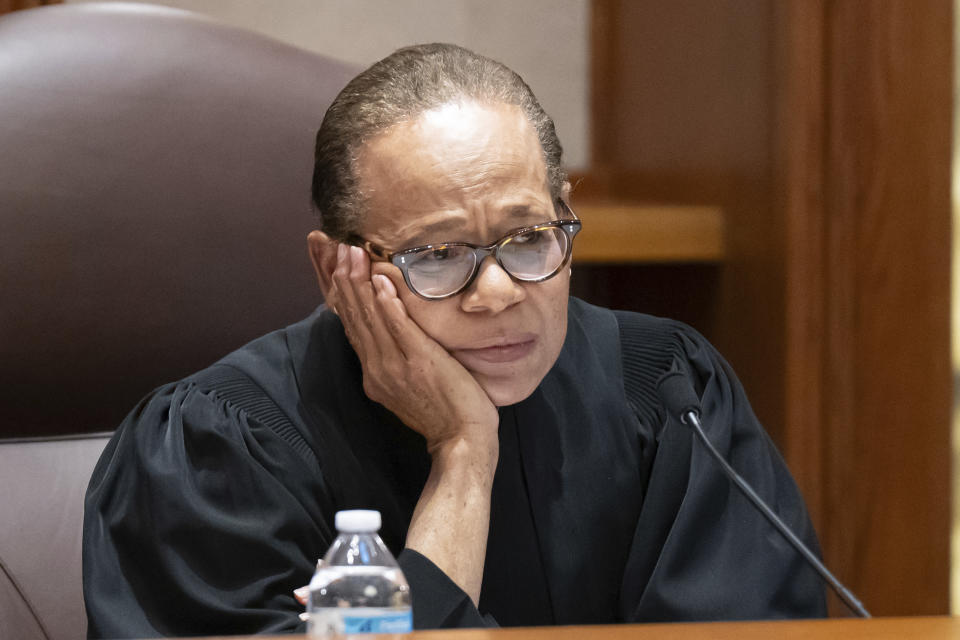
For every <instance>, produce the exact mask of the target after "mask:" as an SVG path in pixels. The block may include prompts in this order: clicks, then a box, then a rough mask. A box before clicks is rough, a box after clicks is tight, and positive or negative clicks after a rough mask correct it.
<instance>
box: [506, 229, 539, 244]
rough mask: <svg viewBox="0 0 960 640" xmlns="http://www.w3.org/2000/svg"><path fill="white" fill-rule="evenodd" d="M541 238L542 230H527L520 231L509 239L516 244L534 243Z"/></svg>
mask: <svg viewBox="0 0 960 640" xmlns="http://www.w3.org/2000/svg"><path fill="white" fill-rule="evenodd" d="M542 239H543V232H542V231H528V232H527V233H521V234H520V235H516V236H513V238H512V239H511V240H510V241H511V242H516V243H517V244H536V243H538V242H540V241H541V240H542Z"/></svg>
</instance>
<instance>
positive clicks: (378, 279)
mask: <svg viewBox="0 0 960 640" xmlns="http://www.w3.org/2000/svg"><path fill="white" fill-rule="evenodd" d="M372 280H373V288H374V289H376V290H377V293H383V281H384V277H383V276H382V275H380V274H379V273H378V274H376V275H375V276H373V278H372Z"/></svg>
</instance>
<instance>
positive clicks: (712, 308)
mask: <svg viewBox="0 0 960 640" xmlns="http://www.w3.org/2000/svg"><path fill="white" fill-rule="evenodd" d="M72 3H73V2H69V1H68V4H72ZM38 4H47V3H39V2H16V1H10V0H6V1H0V12H3V11H5V12H10V11H15V10H21V9H27V8H29V7H30V6H35V5H38ZM154 4H163V5H166V6H170V7H177V8H182V9H188V10H190V11H195V12H198V13H201V14H204V15H206V16H209V17H210V18H212V19H214V20H216V21H220V22H223V23H225V24H229V25H233V26H236V27H240V28H243V29H248V30H252V31H257V32H260V33H262V34H264V35H267V36H269V37H271V38H275V39H277V40H280V41H283V42H286V43H288V44H291V45H293V46H296V47H299V48H302V49H306V50H310V51H313V52H316V53H320V54H324V55H327V56H331V57H334V58H337V59H340V60H344V61H346V62H349V63H351V64H355V65H357V67H358V68H359V67H362V66H365V65H368V64H370V63H372V62H373V61H375V60H377V59H379V58H381V57H383V56H385V55H387V54H388V53H390V52H391V51H393V50H394V49H396V48H397V47H400V46H403V45H406V44H412V43H415V42H426V41H450V42H456V43H458V44H462V45H464V46H467V47H469V48H472V49H475V50H477V51H479V52H481V53H484V54H487V55H489V56H491V57H494V58H497V59H499V60H501V61H503V62H505V63H506V64H507V65H509V66H511V67H512V68H514V69H515V70H517V71H518V72H519V73H520V74H521V75H523V76H524V78H525V79H526V80H527V81H528V83H529V84H530V85H531V86H532V88H533V90H534V92H535V93H536V94H537V95H538V97H539V98H540V99H541V101H542V103H543V105H544V107H545V108H546V110H547V111H548V112H549V113H551V114H552V115H553V116H554V118H555V120H556V123H557V127H558V132H559V134H560V137H561V140H562V142H563V143H564V147H565V151H566V158H567V163H568V166H569V168H570V170H571V174H572V181H573V183H574V185H575V189H574V195H573V205H574V209H575V210H577V212H578V213H579V214H580V215H581V216H582V217H583V218H584V221H585V230H584V232H583V234H582V236H581V238H580V239H578V246H577V250H576V251H575V259H576V264H575V266H574V284H573V289H574V294H575V295H578V296H580V297H583V298H585V299H587V300H589V301H591V302H595V303H597V304H602V305H606V306H612V307H618V308H628V309H634V310H639V311H645V312H648V313H654V314H658V315H668V316H672V317H675V318H677V319H680V320H684V321H686V322H688V323H690V324H692V325H693V326H694V327H695V328H697V329H698V330H699V331H700V332H701V333H703V334H704V335H705V336H706V337H707V338H709V339H710V340H711V341H713V342H714V343H715V344H716V345H717V347H718V348H719V349H720V351H721V352H722V353H723V354H724V355H725V356H726V357H727V359H728V360H729V361H730V362H731V364H732V365H733V367H734V369H735V370H736V371H737V373H738V374H739V376H740V378H741V381H742V382H743V384H744V386H745V387H746V389H747V392H748V395H749V397H750V398H751V402H752V404H753V407H754V410H755V412H756V413H757V414H758V416H759V417H760V419H761V420H762V421H763V423H764V424H765V425H766V427H767V429H768V431H769V432H770V434H771V436H772V437H773V439H774V440H775V441H776V443H777V445H778V447H779V448H780V450H781V452H782V453H783V455H784V457H785V458H786V460H787V462H788V464H789V466H790V468H791V469H792V471H793V473H794V476H795V478H796V479H797V482H798V483H799V484H800V486H801V489H802V491H803V493H804V495H805V497H806V499H807V503H808V506H809V508H810V510H811V513H812V515H813V518H814V521H815V523H816V525H817V529H818V531H819V532H820V537H821V542H822V546H823V550H824V555H825V558H826V561H827V564H828V565H829V566H830V567H831V568H832V569H833V570H834V571H835V573H837V574H838V576H839V577H840V578H841V580H843V581H844V582H846V583H847V584H848V585H849V586H850V587H851V588H852V589H853V590H854V591H855V592H856V593H857V594H858V596H859V597H860V598H861V600H863V602H864V603H865V605H866V606H867V607H868V608H869V609H870V610H871V611H872V612H873V613H874V614H875V615H918V614H945V613H947V612H948V611H950V608H951V604H950V594H951V588H950V576H951V570H950V558H951V530H952V529H951V523H952V520H951V506H952V503H951V500H952V498H951V496H952V495H956V494H957V493H958V492H956V491H952V489H951V487H952V484H953V483H952V482H951V467H952V466H955V465H954V464H953V462H952V459H953V455H952V454H951V452H952V451H953V448H954V447H955V446H956V444H955V441H956V439H955V438H952V436H951V432H952V428H951V422H952V412H953V406H954V400H953V398H954V395H955V394H954V384H953V382H952V380H953V378H954V377H955V374H954V373H952V372H953V371H954V370H955V368H956V367H955V366H952V360H951V348H952V347H951V345H952V342H951V335H953V336H957V335H958V333H960V332H958V331H956V330H954V331H952V332H951V308H952V307H951V280H952V279H951V264H952V262H953V261H952V251H953V249H952V247H953V246H954V245H955V243H954V242H952V231H951V230H952V228H953V224H952V214H951V212H952V204H951V203H952V199H951V193H952V191H951V184H952V182H955V181H952V172H951V166H952V164H951V163H952V157H953V148H954V131H955V129H956V128H955V126H954V120H955V115H954V109H955V99H954V95H955V89H954V87H955V84H956V83H955V80H954V73H955V72H954V69H955V65H954V42H955V15H956V7H955V5H954V3H953V2H952V1H951V0H871V1H857V0H685V1H684V2H673V1H671V0H621V1H617V0H448V1H444V0H419V1H417V0H393V1H390V2H386V1H384V2H380V1H375V0H355V1H352V2H347V1H346V0H341V1H333V0H274V1H273V2H269V3H268V2H258V1H254V0H196V1H188V0H182V1H179V2H162V3H154ZM8 62H9V61H8ZM0 63H3V60H2V59H0ZM2 92H3V88H2V87H0V94H2ZM0 100H2V95H0ZM581 240H582V242H581ZM952 299H953V300H957V299H958V296H957V295H953V298H952ZM953 316H954V317H956V316H957V314H956V313H954V314H953ZM293 320H296V318H290V321H293ZM254 335H255V334H252V335H250V336H248V337H249V338H252V337H254ZM237 346H239V345H237ZM953 351H954V352H956V351H957V349H953ZM186 373H189V371H187V370H185V371H182V372H181V373H180V375H183V374H186ZM156 382H157V383H158V384H159V383H160V382H162V380H158V381H156ZM145 391H147V389H142V390H140V391H139V392H138V393H139V394H141V395H142V393H143V392H145ZM135 399H136V398H135V397H134V398H132V399H131V401H130V402H131V403H132V402H133V401H135ZM125 406H126V407H128V408H129V406H132V405H131V404H130V403H126V404H125ZM121 415H122V414H121ZM112 426H113V425H103V426H102V427H101V429H102V428H112ZM5 435H10V434H5ZM953 511H954V512H956V511H958V510H957V509H953ZM958 555H960V553H955V554H954V556H955V557H956V556H958ZM954 574H955V575H956V574H957V572H956V571H955V572H954ZM958 584H960V583H958ZM953 593H954V594H955V596H957V595H960V588H954V589H953ZM953 610H954V612H958V613H960V604H957V603H956V602H955V604H954V605H953ZM837 612H838V613H839V614H843V612H841V611H839V609H838V610H837Z"/></svg>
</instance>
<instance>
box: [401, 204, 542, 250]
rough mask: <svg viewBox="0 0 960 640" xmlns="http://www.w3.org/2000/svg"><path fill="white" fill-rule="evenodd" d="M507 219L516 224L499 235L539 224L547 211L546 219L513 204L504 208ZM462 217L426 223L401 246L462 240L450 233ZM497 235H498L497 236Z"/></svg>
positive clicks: (531, 210)
mask: <svg viewBox="0 0 960 640" xmlns="http://www.w3.org/2000/svg"><path fill="white" fill-rule="evenodd" d="M506 213H507V219H508V220H515V221H516V224H510V225H509V226H508V227H507V228H505V229H502V230H501V235H503V234H506V233H509V232H510V231H512V230H513V229H518V228H520V227H526V226H530V225H534V224H539V223H541V222H546V221H547V220H548V219H552V217H549V216H550V214H549V213H548V214H547V216H548V218H547V219H543V216H542V214H541V213H539V211H534V208H533V207H531V206H530V205H526V204H515V205H511V206H509V207H507V208H506ZM462 223H463V219H462V218H449V217H448V218H444V219H442V220H437V221H436V222H431V223H428V224H426V225H425V226H424V227H423V228H422V229H420V231H419V232H418V233H416V234H415V235H413V236H411V237H409V238H407V239H406V240H405V241H404V242H402V243H400V244H402V245H403V248H404V249H406V248H413V247H419V246H424V245H427V244H437V243H440V242H464V240H463V239H462V238H455V237H452V234H453V233H455V232H456V231H457V229H459V228H460V227H461V226H462ZM448 231H449V232H450V233H451V237H448V238H437V239H436V240H435V241H434V242H433V243H430V242H428V241H427V238H428V237H430V236H439V235H441V234H446V233H447V232H448ZM498 237H499V236H498Z"/></svg>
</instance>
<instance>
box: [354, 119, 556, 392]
mask: <svg viewBox="0 0 960 640" xmlns="http://www.w3.org/2000/svg"><path fill="white" fill-rule="evenodd" d="M358 174H359V179H360V188H361V190H362V192H363V193H364V196H365V198H366V203H367V206H366V210H367V215H366V216H365V218H364V220H363V223H362V225H361V228H360V229H359V233H360V235H361V236H363V237H364V238H366V239H368V240H370V241H371V242H373V243H376V244H379V245H381V246H383V247H385V248H386V249H388V250H390V251H398V250H402V249H407V248H410V247H415V246H419V245H425V244H433V243H441V242H470V243H473V244H478V245H487V244H490V243H492V242H494V241H496V240H498V239H500V238H501V237H503V236H504V235H505V234H506V233H507V232H509V231H511V230H512V229H516V228H517V227H522V226H528V225H533V224H538V223H541V222H545V221H547V220H553V219H555V218H556V214H555V212H554V206H553V202H552V200H551V197H550V192H549V189H548V187H547V179H546V168H545V164H544V160H543V154H542V152H541V149H540V144H539V141H538V139H537V136H536V133H535V132H534V130H533V127H532V126H531V125H530V123H529V122H528V121H527V119H526V118H525V117H524V115H523V113H522V112H521V111H520V109H519V108H517V107H514V106H512V105H505V104H499V105H479V104H475V103H465V104H448V105H445V106H443V107H441V108H438V109H435V110H432V111H428V112H425V113H423V114H422V115H421V116H420V117H419V118H417V119H416V120H414V121H412V122H407V123H402V124H399V125H396V126H394V127H392V128H391V129H389V130H387V131H386V132H385V133H383V134H381V135H380V136H379V137H377V138H374V139H373V140H371V141H370V142H369V143H367V145H366V146H365V148H364V149H363V151H362V152H361V154H360V156H359V159H358ZM374 272H379V273H384V274H385V275H387V276H388V277H390V279H391V280H392V281H393V283H394V285H395V286H396V288H397V291H398V292H399V295H400V298H401V300H402V301H403V303H404V305H405V306H406V308H407V312H408V313H409V314H410V316H411V318H413V320H414V321H415V322H416V323H417V324H418V325H419V326H420V327H421V328H422V329H423V330H424V331H425V332H426V333H427V335H429V336H430V337H432V338H433V339H434V340H436V341H437V342H439V343H440V345H441V346H443V347H444V348H445V349H446V350H447V351H448V352H449V353H450V354H451V355H452V356H453V357H454V358H456V359H457V360H458V361H459V362H460V363H461V364H462V365H463V366H464V367H465V368H466V369H467V370H468V371H469V372H470V373H471V374H472V375H473V377H474V378H475V379H476V380H477V382H478V383H479V384H480V386H481V387H482V388H483V389H484V391H486V392H487V395H488V396H489V397H490V398H491V400H493V402H494V403H495V404H496V405H499V406H503V405H509V404H513V403H516V402H519V401H520V400H523V399H524V398H526V397H527V396H529V395H530V394H531V393H532V392H533V390H534V389H536V387H537V385H539V384H540V381H541V380H542V379H543V377H544V376H545V375H546V374H547V372H548V371H549V370H550V368H551V367H552V366H553V363H554V362H555V361H556V359H557V356H558V355H559V353H560V349H561V347H562V346H563V340H564V337H565V336H566V331H567V295H568V293H569V287H570V276H569V270H568V269H566V268H564V269H562V270H561V271H560V273H558V274H557V275H556V276H554V277H553V278H551V279H549V280H546V281H543V282H536V283H527V282H518V281H515V280H513V279H512V278H511V277H510V276H509V275H508V274H507V273H506V272H505V271H503V269H501V268H500V266H499V265H498V264H497V263H496V261H495V260H494V259H493V258H492V257H488V258H487V259H485V260H484V262H483V264H482V265H481V267H480V271H479V273H478V274H477V277H476V279H475V280H474V281H473V283H472V284H471V285H470V286H469V287H468V288H467V289H466V290H465V291H463V292H462V293H460V294H458V295H456V296H453V297H451V298H446V299H443V300H424V299H423V298H420V297H419V296H417V295H415V294H414V293H413V292H412V291H410V289H409V288H407V286H406V284H405V283H404V281H403V276H402V275H401V273H400V271H399V269H397V268H396V267H394V266H393V265H391V264H387V263H382V262H378V263H375V264H374Z"/></svg>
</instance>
